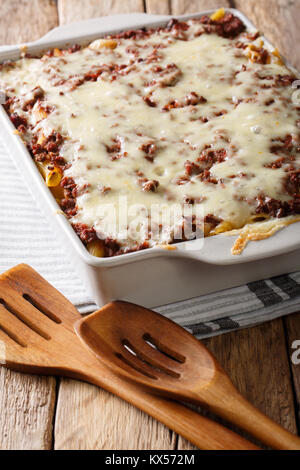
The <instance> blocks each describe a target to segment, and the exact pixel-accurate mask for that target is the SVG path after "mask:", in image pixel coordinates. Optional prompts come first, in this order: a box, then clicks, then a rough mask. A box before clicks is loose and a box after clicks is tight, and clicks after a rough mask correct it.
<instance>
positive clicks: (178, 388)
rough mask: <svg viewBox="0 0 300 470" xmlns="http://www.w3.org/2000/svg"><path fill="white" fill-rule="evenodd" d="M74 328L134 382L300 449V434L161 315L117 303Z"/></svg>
mask: <svg viewBox="0 0 300 470" xmlns="http://www.w3.org/2000/svg"><path fill="white" fill-rule="evenodd" d="M75 329H76V332H77V334H78V335H79V337H80V338H81V339H82V340H83V342H84V343H85V344H86V345H87V346H88V347H89V348H90V350H91V351H93V352H94V354H95V355H96V356H97V357H98V358H99V359H100V360H101V361H103V362H104V363H105V364H106V365H107V366H109V367H110V368H111V370H112V371H113V372H115V373H116V374H119V376H121V377H123V378H125V379H127V380H129V381H131V383H136V384H139V385H141V386H143V387H144V388H145V390H148V391H151V392H153V393H158V394H160V395H163V396H167V397H172V398H175V399H179V400H183V401H189V402H192V403H196V404H200V405H204V406H208V408H209V409H210V410H211V411H212V412H213V413H215V414H216V415H218V416H221V417H223V418H225V419H226V420H227V421H230V422H231V423H234V424H235V425H237V426H238V427H239V428H241V429H244V430H246V431H247V432H249V433H250V434H252V435H253V436H255V437H256V438H257V439H259V440H260V441H262V442H263V443H265V444H266V445H267V446H269V447H272V448H275V449H289V450H296V449H297V450H300V439H299V438H298V437H297V436H294V435H293V434H291V433H290V432H288V431H286V430H285V429H284V428H282V427H281V426H279V425H278V424H276V423H275V422H273V421H272V420H271V419H269V418H268V417H267V416H265V415H264V414H263V413H261V412H260V411H258V410H257V409H256V408H255V407H254V406H253V405H251V404H250V403H249V402H248V401H247V400H246V399H245V398H243V397H242V395H241V394H240V393H239V392H238V391H237V390H236V388H235V387H234V385H233V383H232V382H231V380H230V379H229V377H228V376H227V375H226V373H225V372H224V370H223V369H222V368H221V366H220V365H219V364H218V362H217V361H216V359H215V358H214V357H213V356H212V354H211V353H210V352H209V351H208V350H207V349H206V348H205V347H204V345H203V344H201V343H200V342H199V341H198V340H196V339H195V338H194V337H193V336H192V335H191V334H190V333H188V332H187V331H186V330H185V329H183V328H181V327H180V326H179V325H177V324H176V323H174V322H172V321H170V320H168V319H167V318H165V317H163V316H162V315H159V314H157V313H155V312H153V311H151V310H148V309H145V308H143V307H138V306H136V305H132V304H129V303H126V302H113V303H111V304H109V305H107V306H105V307H103V308H102V309H101V310H100V311H98V312H96V313H94V314H92V315H90V316H88V317H87V318H84V319H82V320H80V321H79V322H77V323H76V325H75Z"/></svg>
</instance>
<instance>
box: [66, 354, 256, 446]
mask: <svg viewBox="0 0 300 470" xmlns="http://www.w3.org/2000/svg"><path fill="white" fill-rule="evenodd" d="M97 365H98V367H97ZM103 372H104V371H103V366H102V365H101V367H99V363H98V362H97V363H96V367H93V365H92V364H90V366H89V369H88V371H86V372H83V371H82V370H81V371H80V373H79V374H76V373H75V374H74V373H72V374H71V375H72V376H73V377H74V378H79V379H81V380H85V381H87V382H90V383H92V384H94V385H98V386H99V387H101V388H104V389H105V390H107V391H108V392H111V393H113V394H114V395H117V396H118V397H120V398H122V399H124V400H125V401H127V402H128V403H130V404H132V405H134V406H135V407H137V408H139V409H140V410H142V411H144V412H145V413H147V414H149V415H150V416H152V417H153V418H155V419H157V420H158V421H160V422H161V423H163V424H165V425H166V426H167V427H169V428H170V429H172V430H173V431H175V432H176V433H178V434H180V435H181V436H183V437H184V438H185V439H187V440H188V441H190V442H191V443H193V444H194V445H195V446H197V447H198V448H199V449H202V450H259V448H258V447H257V446H255V445H254V444H252V443H251V442H249V441H247V440H246V439H244V438H242V437H241V436H239V435H238V434H236V433H234V432H232V431H230V430H229V429H227V428H225V427H223V426H221V425H220V424H218V423H216V422H214V421H212V420H210V419H208V418H205V417H204V416H201V415H200V414H198V413H197V412H195V411H193V410H192V409H190V408H188V407H187V406H184V405H182V404H180V403H177V402H175V401H172V400H169V399H167V398H162V397H159V396H156V395H152V394H150V393H148V392H146V391H144V390H143V389H142V388H140V387H139V386H137V385H134V384H130V383H129V382H126V381H124V380H122V379H121V378H119V377H117V376H115V375H114V374H113V373H112V372H111V371H109V370H108V369H107V370H105V373H104V374H103ZM76 375H77V377H76Z"/></svg>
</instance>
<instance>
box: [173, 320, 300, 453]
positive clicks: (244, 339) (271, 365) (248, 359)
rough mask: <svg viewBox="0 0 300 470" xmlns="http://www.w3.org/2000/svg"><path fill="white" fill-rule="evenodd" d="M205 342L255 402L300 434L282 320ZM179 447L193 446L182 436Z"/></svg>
mask: <svg viewBox="0 0 300 470" xmlns="http://www.w3.org/2000/svg"><path fill="white" fill-rule="evenodd" d="M299 337H300V336H299ZM205 344H206V345H207V347H208V348H209V350H210V351H211V352H212V353H213V354H214V355H215V356H216V358H217V359H218V360H219V361H220V363H221V365H222V366H223V367H224V369H225V370H226V372H227V373H228V374H229V376H230V377H231V379H232V381H233V383H234V384H235V386H236V387H237V388H238V390H239V391H240V392H241V393H242V394H243V395H244V396H245V397H246V398H247V399H248V400H249V401H250V402H251V403H253V404H254V405H255V406H256V407H257V408H259V409H260V410H261V411H262V412H263V413H265V414H266V415H268V416H269V417H270V418H272V419H273V420H274V421H276V422H277V423H279V424H281V425H282V426H284V427H285V428H286V429H288V430H289V431H291V432H293V433H295V434H296V433H297V425H296V417H295V408H294V400H293V390H292V383H291V374H290V368H289V359H288V355H287V350H286V344H285V336H284V329H283V321H282V319H279V320H276V321H273V322H271V323H265V324H263V325H261V326H258V327H255V328H250V329H246V330H242V331H237V332H233V333H229V334H226V335H223V336H218V337H216V338H211V339H208V340H206V341H205ZM299 367H300V366H299ZM232 429H234V428H233V427H232ZM178 448H179V449H192V448H193V447H191V445H190V444H189V443H188V442H187V441H185V440H184V439H182V438H181V437H179V440H178Z"/></svg>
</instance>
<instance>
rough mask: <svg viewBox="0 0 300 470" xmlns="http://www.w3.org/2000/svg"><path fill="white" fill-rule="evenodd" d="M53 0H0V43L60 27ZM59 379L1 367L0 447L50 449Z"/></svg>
mask: <svg viewBox="0 0 300 470" xmlns="http://www.w3.org/2000/svg"><path fill="white" fill-rule="evenodd" d="M57 22H58V18H57V9H56V3H55V1H53V0H22V1H20V0H10V1H4V0H2V1H0V43H1V44H12V43H20V42H26V41H33V40H35V39H38V38H39V37H41V36H43V35H44V34H46V33H47V31H49V30H50V29H52V28H54V27H55V26H57ZM55 389H56V380H55V379H54V378H45V377H35V376H31V375H23V374H19V373H15V372H11V371H8V370H6V369H4V368H1V369H0V409H1V413H0V436H1V440H0V448H1V449H17V450H21V449H27V450H28V449H35V450H37V449H51V447H52V421H53V416H54V408H55V395H56V390H55Z"/></svg>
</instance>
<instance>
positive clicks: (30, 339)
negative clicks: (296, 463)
mask: <svg viewBox="0 0 300 470" xmlns="http://www.w3.org/2000/svg"><path fill="white" fill-rule="evenodd" d="M80 318H81V317H80V314H79V313H78V311H77V310H76V308H75V307H74V305H72V304H71V303H70V302H69V301H68V300H67V299H66V298H65V297H64V296H63V295H62V294H60V293H59V292H58V291H57V290H56V289H55V288H54V287H52V286H51V285H50V284H49V283H48V282H47V281H45V279H43V278H42V277H41V276H40V275H39V274H38V273H37V272H36V271H34V270H33V269H32V268H30V267H29V266H27V265H24V264H23V265H19V266H16V267H15V268H13V269H11V270H9V271H7V272H6V273H4V274H2V275H1V276H0V341H1V342H2V343H3V344H4V346H5V348H2V347H1V349H0V350H1V351H3V349H5V355H4V357H3V355H2V357H0V363H1V364H2V365H4V366H5V367H7V368H10V369H13V370H17V371H20V372H28V373H34V374H43V375H49V374H50V375H63V376H68V377H72V378H75V379H80V380H84V381H86V382H90V383H92V384H95V385H98V386H100V387H102V388H104V389H106V390H107V391H109V392H111V393H114V394H115V395H117V396H119V397H121V398H123V399H124V400H126V401H127V402H129V403H131V404H132V405H134V406H136V407H138V408H140V409H141V410H143V411H145V412H146V413H148V414H149V415H151V416H152V417H154V418H156V419H157V420H158V421H161V422H162V423H164V424H165V425H166V426H168V427H169V428H171V429H173V430H174V431H175V432H177V433H178V434H181V435H182V436H184V437H185V438H186V439H188V440H189V441H191V442H192V443H193V444H195V445H196V446H197V447H199V448H200V449H203V450H255V449H258V448H257V447H256V446H255V445H253V444H251V443H250V442H248V441H247V440H245V439H243V438H242V437H240V436H239V435H237V434H235V433H233V432H231V431H230V430H229V429H226V428H224V427H223V426H221V425H219V424H217V423H215V422H213V421H211V420H209V419H207V418H205V417H203V416H201V415H199V414H198V413H196V412H195V411H193V410H191V409H189V408H188V407H186V406H184V405H181V404H179V403H176V402H172V401H171V400H168V399H165V398H162V397H158V396H154V395H151V394H150V393H149V392H146V391H145V390H144V389H143V388H142V387H139V386H137V385H136V384H132V383H129V382H127V381H124V380H123V379H122V378H120V377H118V376H116V375H115V374H114V373H113V372H112V371H111V370H110V369H109V368H107V367H106V366H105V365H103V364H102V363H101V362H100V361H98V359H97V358H96V356H95V355H94V354H92V353H91V352H90V351H89V350H88V349H87V348H84V347H83V346H82V344H81V342H80V341H79V339H78V338H77V336H76V334H75V332H74V329H73V324H74V322H75V321H78V319H80ZM116 327H117V325H116Z"/></svg>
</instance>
